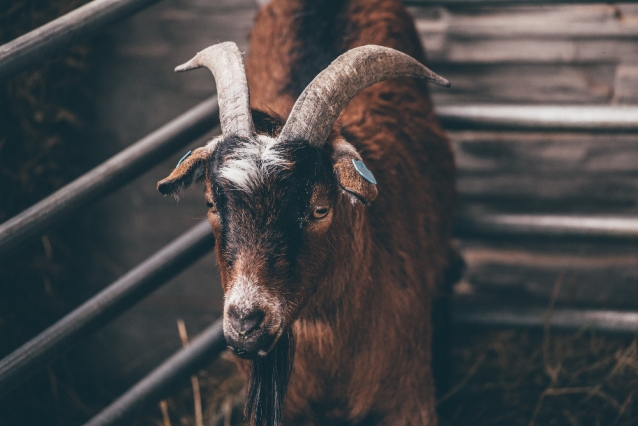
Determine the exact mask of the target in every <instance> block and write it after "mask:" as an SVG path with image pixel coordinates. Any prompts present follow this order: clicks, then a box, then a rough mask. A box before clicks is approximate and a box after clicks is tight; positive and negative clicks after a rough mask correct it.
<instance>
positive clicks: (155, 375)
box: [85, 319, 226, 426]
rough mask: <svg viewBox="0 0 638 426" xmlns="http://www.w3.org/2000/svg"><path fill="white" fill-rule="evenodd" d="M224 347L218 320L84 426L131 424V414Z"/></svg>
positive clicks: (167, 391)
mask: <svg viewBox="0 0 638 426" xmlns="http://www.w3.org/2000/svg"><path fill="white" fill-rule="evenodd" d="M224 349H226V340H224V333H223V331H222V320H221V319H220V320H217V321H216V322H215V323H213V325H211V326H209V327H208V328H207V329H206V330H204V331H203V332H202V333H201V334H199V335H198V336H197V337H196V338H195V339H194V340H193V341H192V342H191V343H190V344H189V345H188V346H186V347H185V348H184V349H181V350H180V351H178V352H176V353H175V355H173V356H171V357H170V358H169V359H168V360H166V361H165V362H164V363H163V364H162V365H160V366H159V367H158V368H156V369H155V370H153V371H152V372H151V373H150V374H149V375H148V376H146V377H145V378H144V379H142V380H140V381H139V382H138V383H137V384H136V385H135V386H133V387H132V388H131V389H129V390H128V391H127V392H126V393H125V394H124V395H122V396H121V397H119V398H118V399H117V400H116V401H115V402H113V403H112V404H111V405H109V406H108V407H107V408H105V409H104V410H103V411H102V412H100V413H99V414H98V415H96V416H95V417H93V418H92V419H91V420H89V422H87V423H86V424H85V426H105V425H116V424H131V423H132V422H131V421H132V420H133V418H134V417H135V415H136V414H137V413H138V412H140V411H142V410H143V408H144V407H146V406H148V405H150V404H153V403H155V402H157V400H159V399H161V398H162V397H164V396H167V395H169V394H170V393H171V392H172V391H174V390H175V388H176V387H177V386H179V384H180V382H181V381H184V380H186V379H187V378H188V377H189V376H191V375H192V374H195V373H196V372H197V370H199V369H200V368H203V367H205V366H206V364H208V363H210V362H211V361H212V360H213V359H214V358H216V357H217V356H218V355H219V354H220V353H221V352H222V351H223V350H224Z"/></svg>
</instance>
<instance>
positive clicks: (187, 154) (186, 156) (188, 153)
mask: <svg viewBox="0 0 638 426" xmlns="http://www.w3.org/2000/svg"><path fill="white" fill-rule="evenodd" d="M192 153H193V151H188V152H187V153H186V154H185V155H184V156H183V157H182V159H181V160H179V162H178V163H177V166H175V168H178V167H179V165H180V164H182V161H184V160H186V159H187V158H188V156H189V155H191V154H192Z"/></svg>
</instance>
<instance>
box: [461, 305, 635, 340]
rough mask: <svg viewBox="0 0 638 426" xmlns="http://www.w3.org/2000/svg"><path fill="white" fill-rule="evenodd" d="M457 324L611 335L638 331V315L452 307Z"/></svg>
mask: <svg viewBox="0 0 638 426" xmlns="http://www.w3.org/2000/svg"><path fill="white" fill-rule="evenodd" d="M452 321H453V322H454V324H455V325H463V326H479V327H499V328H543V327H544V326H545V325H546V321H547V324H548V325H549V326H550V327H551V328H552V329H555V330H563V331H578V330H583V329H591V330H597V331H602V332H608V333H635V332H637V331H638V312H623V311H603V310H593V309H558V308H555V309H553V311H552V312H551V315H548V313H547V310H546V309H545V308H542V307H494V306H490V307H486V306H468V305H463V304H455V305H454V306H453V308H452Z"/></svg>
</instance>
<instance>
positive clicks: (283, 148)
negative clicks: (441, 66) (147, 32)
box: [158, 43, 449, 362]
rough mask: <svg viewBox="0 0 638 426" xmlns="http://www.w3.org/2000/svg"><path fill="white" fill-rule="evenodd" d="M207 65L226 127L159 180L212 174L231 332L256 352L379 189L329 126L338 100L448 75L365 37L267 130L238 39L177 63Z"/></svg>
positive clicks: (210, 192) (170, 190) (316, 279)
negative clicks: (344, 224) (259, 122)
mask: <svg viewBox="0 0 638 426" xmlns="http://www.w3.org/2000/svg"><path fill="white" fill-rule="evenodd" d="M202 66H204V67H207V68H209V69H210V70H211V71H212V73H213V75H214V77H215V80H216V83H217V93H218V97H219V109H220V122H221V128H222V136H220V137H217V138H215V139H213V140H212V141H211V142H209V143H208V144H207V145H206V146H204V147H202V148H199V149H196V150H194V151H193V153H192V155H190V156H189V157H187V158H185V159H184V160H183V161H182V162H180V164H179V165H178V167H177V168H176V169H175V170H174V171H173V172H172V173H171V175H170V176H169V177H167V178H166V179H164V180H162V181H161V182H159V184H158V189H159V190H160V192H161V193H162V194H165V195H166V194H176V193H178V192H179V191H181V190H183V189H185V188H187V187H189V186H190V185H192V184H194V183H196V182H203V183H204V185H205V199H206V204H207V206H208V208H209V210H208V218H209V220H210V222H211V225H212V228H213V232H214V233H215V237H216V245H217V247H216V250H217V255H218V261H219V264H220V269H221V276H222V286H223V289H224V294H225V305H224V334H225V337H226V340H227V341H228V343H229V345H230V346H231V347H232V349H233V350H234V351H235V353H237V354H238V355H239V356H242V357H245V358H252V359H255V360H256V361H255V362H259V359H260V358H261V357H264V356H265V355H267V354H268V353H269V352H270V351H272V350H273V349H274V348H276V346H277V342H278V341H279V340H287V339H288V332H289V330H290V329H291V326H292V323H293V321H294V320H295V319H296V318H297V316H298V315H299V312H300V310H301V309H302V308H303V307H304V305H306V303H307V301H308V300H309V298H310V297H311V295H312V294H313V293H315V292H316V291H317V289H318V286H319V285H320V283H321V282H322V279H323V277H324V276H325V273H326V270H327V268H329V266H330V260H331V254H332V252H333V250H334V248H335V247H334V244H335V243H336V241H338V240H337V239H336V238H335V235H334V233H335V228H338V227H336V226H335V225H337V223H335V222H338V221H345V220H347V218H348V217H350V216H351V214H352V211H353V208H360V207H353V205H356V204H362V205H365V204H368V203H370V202H372V201H373V200H374V198H375V197H376V195H377V189H376V186H375V184H376V182H375V181H374V177H372V174H371V173H370V172H369V171H368V170H367V169H366V168H365V166H364V165H363V162H362V160H361V157H360V156H359V154H358V153H357V151H356V149H355V148H354V147H353V146H352V145H351V144H349V143H348V142H347V141H345V140H344V139H343V138H342V137H340V136H338V135H336V134H333V133H331V130H332V127H333V125H334V123H335V121H336V120H337V118H338V116H339V114H340V112H341V110H342V109H343V108H344V106H345V105H346V104H347V102H348V101H349V100H350V99H351V98H353V97H354V96H355V95H356V94H357V93H359V92H360V91H361V90H363V89H364V88H366V87H368V86H370V85H372V84H374V83H376V82H378V81H381V80H385V79H388V78H393V77H399V76H412V77H418V78H424V79H427V80H430V81H432V82H434V83H437V84H441V85H449V83H448V82H447V80H445V79H443V78H441V77H439V76H437V75H436V74H434V73H433V72H431V71H430V70H428V69H427V68H426V67H424V66H423V65H422V64H420V63H419V62H417V61H416V60H414V59H412V58H411V57H409V56H407V55H405V54H403V53H400V52H398V51H396V50H393V49H389V48H384V47H379V46H364V47H360V48H356V49H353V50H350V51H349V52H347V53H345V54H344V55H342V56H340V57H339V58H338V59H337V60H335V61H334V62H333V63H332V64H331V65H330V66H329V67H328V68H327V69H326V70H325V71H323V72H322V73H320V74H319V75H318V76H317V77H316V78H315V80H313V82H312V83H311V84H310V85H309V86H308V87H307V88H306V90H305V91H304V92H303V94H302V95H301V96H300V98H299V99H298V100H297V102H296V104H295V106H294V108H293V110H292V112H291V114H290V117H289V118H288V120H287V122H286V123H285V124H283V123H280V125H278V124H276V123H274V124H273V121H270V123H271V126H270V127H271V129H270V131H269V132H265V133H263V132H262V133H258V132H257V131H256V130H255V125H254V123H253V115H252V113H251V110H250V107H249V93H248V85H247V81H246V75H245V70H244V65H243V61H242V58H241V54H240V52H239V50H238V49H237V46H236V45H235V44H234V43H222V44H218V45H215V46H212V47H209V48H207V49H205V50H203V51H202V52H199V53H198V54H197V56H195V57H194V58H193V59H192V60H191V61H189V62H187V63H186V64H184V65H181V66H179V67H177V68H176V70H177V71H185V70H189V69H193V68H198V67H202ZM258 127H260V126H258ZM266 133H268V134H266ZM344 201H345V202H344ZM351 202H352V203H351ZM348 210H349V211H348ZM282 336H284V339H280V338H281V337H282ZM288 344H289V343H288V342H287V343H286V345H288Z"/></svg>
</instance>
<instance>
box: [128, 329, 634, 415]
mask: <svg viewBox="0 0 638 426" xmlns="http://www.w3.org/2000/svg"><path fill="white" fill-rule="evenodd" d="M452 358H453V365H454V371H453V372H451V374H450V379H449V383H446V386H445V389H446V390H447V392H444V394H443V395H442V396H441V397H440V398H439V405H438V409H439V423H440V425H442V426H452V425H454V426H460V425H462V426H467V425H472V426H482V425H486V426H487V425H490V426H499V425H503V426H517V425H521V426H535V425H538V426H541V425H542V426H549V425H568V426H590V425H591V426H629V425H638V402H637V401H638V396H637V395H636V391H637V390H638V340H637V339H636V336H611V335H600V334H597V333H594V332H591V331H582V332H579V333H573V334H566V333H554V332H551V331H546V332H534V331H526V330H502V331H493V330H492V331H486V330H462V331H457V332H456V333H455V335H454V338H453V348H452ZM199 383H200V386H201V395H202V396H201V401H202V406H203V422H202V424H203V425H220V426H222V425H223V426H234V425H243V424H244V423H242V408H243V390H242V385H243V380H242V378H241V376H240V375H239V373H238V372H237V370H236V369H235V367H234V364H233V363H232V361H231V358H230V355H228V354H226V355H224V356H223V357H222V358H220V359H219V360H217V361H216V362H215V363H214V364H213V365H212V366H211V367H210V368H209V369H208V370H206V371H204V372H201V373H200V375H199ZM193 405H194V400H193V392H192V389H191V386H190V385H186V386H185V387H184V388H183V389H182V390H181V391H180V392H178V393H177V394H176V395H175V396H173V397H172V398H170V399H168V400H167V401H166V405H165V406H164V410H165V413H167V414H168V416H167V417H166V416H165V417H163V416H162V414H161V411H162V410H161V409H160V408H159V407H158V409H157V410H156V412H155V413H153V414H152V415H150V416H149V417H148V418H146V419H145V420H143V421H141V422H140V424H143V425H158V426H159V425H161V426H167V425H169V424H170V425H196V423H195V420H194V415H193V412H194V408H193Z"/></svg>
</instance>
